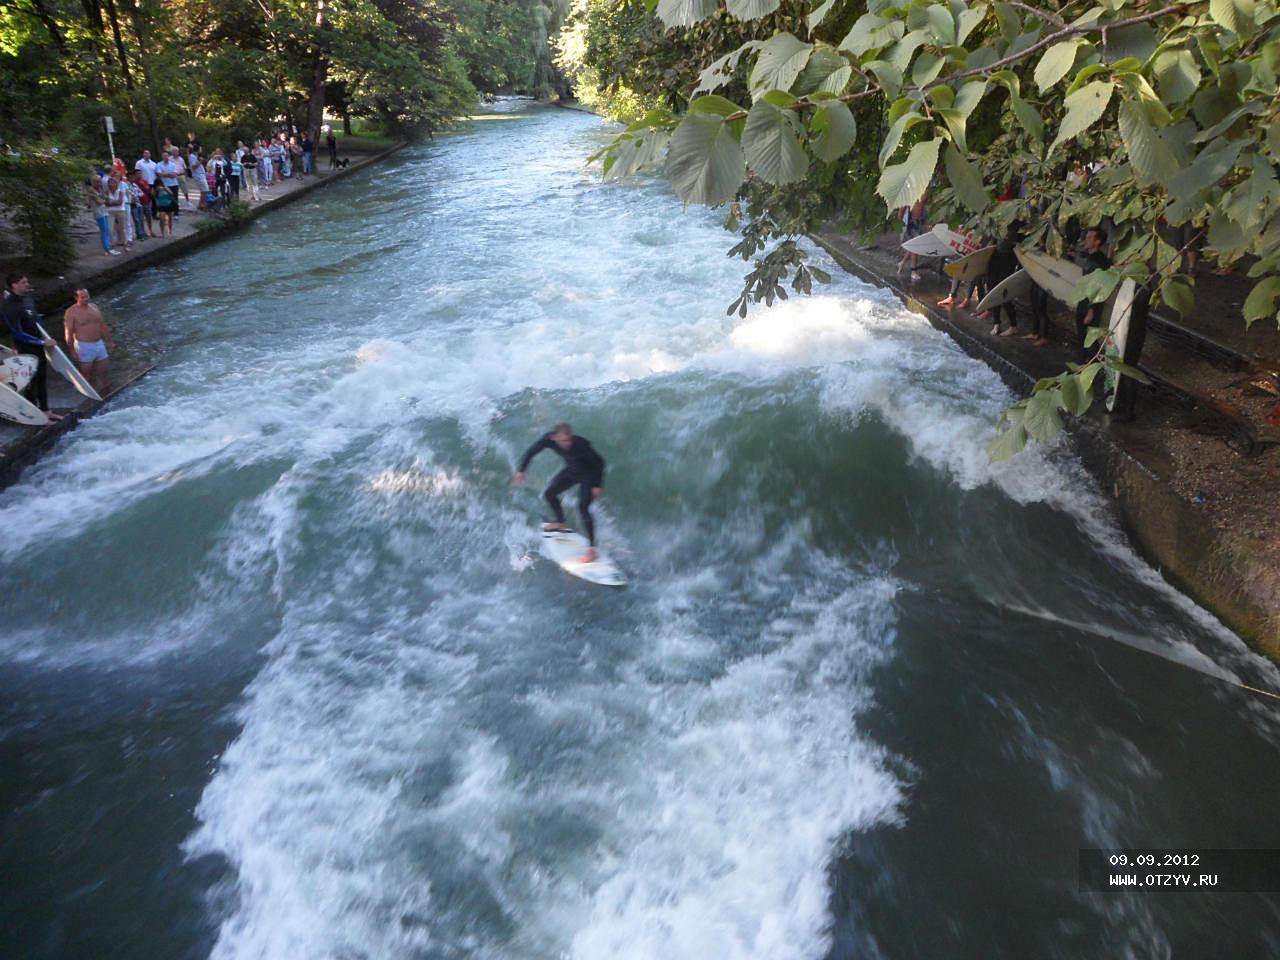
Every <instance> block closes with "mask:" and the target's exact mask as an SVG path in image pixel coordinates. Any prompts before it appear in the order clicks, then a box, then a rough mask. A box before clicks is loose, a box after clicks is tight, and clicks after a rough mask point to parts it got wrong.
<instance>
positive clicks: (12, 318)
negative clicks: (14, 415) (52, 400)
mask: <svg viewBox="0 0 1280 960" xmlns="http://www.w3.org/2000/svg"><path fill="white" fill-rule="evenodd" d="M4 289H5V300H4V306H3V307H0V315H2V316H3V317H4V325H5V326H6V327H7V328H8V330H9V335H10V336H11V337H13V345H14V347H15V348H16V349H17V351H18V352H19V353H22V354H26V355H27V356H29V357H35V358H36V373H35V376H33V377H32V378H31V382H30V383H29V384H27V389H25V390H23V391H22V395H23V396H24V397H26V398H27V399H28V400H30V401H31V402H32V403H34V404H35V405H36V406H37V407H39V408H40V409H41V410H43V411H44V412H45V413H46V414H48V415H49V419H50V420H61V419H62V417H61V416H59V415H58V414H56V413H49V384H48V374H49V362H48V361H47V360H46V359H45V357H44V349H45V347H52V346H54V345H55V344H54V342H53V341H52V340H51V339H49V338H48V337H46V336H44V335H42V334H41V333H40V327H39V323H40V315H39V314H38V313H36V309H35V301H34V300H33V298H32V297H31V281H30V280H28V279H27V275H26V274H25V273H13V274H10V275H9V276H7V277H5V280H4Z"/></svg>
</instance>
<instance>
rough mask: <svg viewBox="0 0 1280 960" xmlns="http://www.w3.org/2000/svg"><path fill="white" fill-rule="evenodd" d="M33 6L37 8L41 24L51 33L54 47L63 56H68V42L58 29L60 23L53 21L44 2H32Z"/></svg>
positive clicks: (38, 0)
mask: <svg viewBox="0 0 1280 960" xmlns="http://www.w3.org/2000/svg"><path fill="white" fill-rule="evenodd" d="M31 4H32V6H34V7H35V14H36V16H37V17H39V18H40V22H41V23H43V24H44V28H45V29H46V30H48V31H49V38H50V39H51V40H53V45H54V46H55V47H57V48H58V53H59V54H61V55H62V56H64V57H65V56H66V55H67V42H66V40H64V39H63V37H62V31H61V30H59V29H58V21H57V20H54V19H53V15H52V14H50V13H49V10H48V8H47V7H45V5H44V0H31Z"/></svg>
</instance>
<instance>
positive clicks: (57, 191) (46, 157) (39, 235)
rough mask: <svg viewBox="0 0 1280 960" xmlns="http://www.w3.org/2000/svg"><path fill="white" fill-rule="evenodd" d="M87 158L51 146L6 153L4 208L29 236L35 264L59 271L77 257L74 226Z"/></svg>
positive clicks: (2, 157) (0, 191) (0, 189)
mask: <svg viewBox="0 0 1280 960" xmlns="http://www.w3.org/2000/svg"><path fill="white" fill-rule="evenodd" d="M84 170H85V167H84V164H83V161H81V162H77V161H75V160H71V159H68V158H66V157H63V156H60V155H58V154H57V153H56V152H54V151H53V150H51V149H48V148H29V149H27V150H25V151H22V152H14V153H4V154H0V209H3V210H4V211H5V212H6V213H8V214H9V216H10V217H11V218H12V220H13V222H14V224H15V226H17V228H18V230H19V231H20V232H21V233H22V235H23V237H24V238H25V239H26V241H27V244H28V247H29V249H30V262H31V266H32V268H33V269H35V270H38V271H41V272H49V273H52V272H56V271H57V270H59V269H61V268H62V267H63V266H65V265H66V264H67V263H69V262H70V261H71V259H72V257H73V256H74V245H73V244H72V240H71V234H70V231H69V229H68V225H69V223H70V220H71V216H72V214H73V213H74V212H75V211H76V210H77V209H78V208H79V206H80V196H81V190H82V185H83V183H84Z"/></svg>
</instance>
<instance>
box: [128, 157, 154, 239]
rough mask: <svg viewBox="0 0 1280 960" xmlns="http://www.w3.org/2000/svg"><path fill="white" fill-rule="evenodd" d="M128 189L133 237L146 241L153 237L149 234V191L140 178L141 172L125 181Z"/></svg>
mask: <svg viewBox="0 0 1280 960" xmlns="http://www.w3.org/2000/svg"><path fill="white" fill-rule="evenodd" d="M126 185H127V186H128V188H129V216H130V217H132V218H133V235H134V237H136V238H137V239H138V240H146V239H147V238H148V237H149V236H155V234H153V233H152V232H151V191H150V190H148V189H147V181H146V180H144V179H143V178H142V171H141V170H138V171H135V172H134V174H133V176H132V177H130V178H129V179H128V180H127V181H126Z"/></svg>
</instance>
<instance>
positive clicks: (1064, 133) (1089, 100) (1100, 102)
mask: <svg viewBox="0 0 1280 960" xmlns="http://www.w3.org/2000/svg"><path fill="white" fill-rule="evenodd" d="M1114 90H1115V84H1114V83H1112V82H1111V81H1110V80H1095V81H1094V82H1093V83H1089V84H1086V85H1085V86H1083V87H1081V88H1080V89H1079V90H1077V91H1076V92H1075V93H1073V94H1071V95H1069V96H1068V97H1067V98H1066V100H1065V101H1064V102H1065V103H1066V107H1067V115H1066V116H1065V117H1063V118H1062V126H1060V127H1059V128H1058V136H1057V137H1056V138H1055V139H1054V141H1053V144H1052V146H1050V147H1049V152H1050V153H1053V151H1054V150H1056V149H1057V148H1058V145H1059V144H1061V143H1065V142H1067V141H1068V140H1070V139H1072V138H1073V137H1078V136H1079V135H1080V134H1082V133H1084V132H1085V131H1086V130H1088V129H1089V128H1090V127H1092V126H1093V125H1094V124H1095V123H1097V122H1098V121H1099V120H1100V119H1102V115H1103V114H1104V113H1106V112H1107V104H1109V103H1110V102H1111V94H1112V91H1114Z"/></svg>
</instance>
